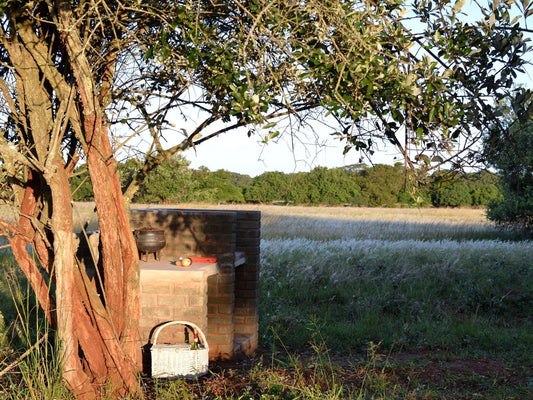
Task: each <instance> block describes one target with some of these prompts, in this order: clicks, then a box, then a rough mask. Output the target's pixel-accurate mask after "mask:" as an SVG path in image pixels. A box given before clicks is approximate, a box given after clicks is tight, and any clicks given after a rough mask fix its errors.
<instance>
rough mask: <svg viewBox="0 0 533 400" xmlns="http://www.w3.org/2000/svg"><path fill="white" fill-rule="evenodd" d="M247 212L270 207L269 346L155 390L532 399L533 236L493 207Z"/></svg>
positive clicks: (264, 328)
mask: <svg viewBox="0 0 533 400" xmlns="http://www.w3.org/2000/svg"><path fill="white" fill-rule="evenodd" d="M180 207H181V208H206V207H211V208H222V206H205V205H200V206H199V205H194V204H193V205H181V206H180ZM224 207H226V208H237V207H236V206H224ZM238 208H247V209H259V210H261V211H262V244H261V258H262V262H261V277H260V297H261V302H260V345H261V351H260V354H259V355H258V356H257V357H256V358H254V359H251V360H244V361H241V362H237V363H230V364H224V363H221V364H215V365H213V370H214V372H213V374H211V375H209V376H207V377H205V378H202V379H200V380H199V381H197V382H183V381H176V382H149V383H147V386H146V387H147V396H148V397H149V398H158V399H178V398H205V399H211V398H212V399H226V398H228V399H229V398H235V399H278V398H283V399H341V398H347V399H352V398H353V399H477V398H480V399H531V398H533V359H532V354H533V242H532V241H531V240H528V238H526V237H525V236H523V235H521V234H520V232H516V231H511V230H502V229H499V228H498V227H496V226H494V225H493V224H491V223H488V222H487V221H486V220H485V218H484V212H483V210H471V209H375V208H372V209H371V208H351V207H347V208H343V207H327V208H325V207H312V208H307V207H275V206H268V207H265V206H238ZM77 210H78V211H77V212H78V213H79V214H80V221H81V220H84V219H86V218H87V217H86V215H87V210H90V204H79V205H77ZM5 263H7V261H5ZM2 290H3V293H4V297H3V298H2V304H3V305H2V312H3V313H4V314H5V316H6V317H7V314H6V313H7V312H8V311H9V310H8V307H7V308H6V307H5V306H4V304H5V302H6V300H5V299H7V297H8V296H7V295H6V294H5V291H6V286H5V285H4V286H0V292H2ZM0 294H1V293H0ZM4 310H7V311H4ZM4 320H7V318H4ZM1 322H2V321H1V320H0V330H2V329H3V332H4V333H6V332H8V331H9V329H8V326H9V322H4V325H3V326H4V328H2V325H1ZM9 332H11V331H9ZM11 333H12V332H11ZM1 338H2V332H0V339H1ZM6 340H7V339H6ZM6 343H8V342H6ZM5 347H6V348H9V345H7V346H5ZM13 351H19V350H17V349H14V350H13ZM7 359H12V357H11V356H10V357H6V360H7ZM0 360H2V356H1V355H0ZM1 369H2V361H0V370H1ZM13 379H14V378H13ZM4 381H5V382H11V383H10V384H12V383H13V382H14V381H13V380H5V377H4ZM17 390H20V392H16V393H15V394H17V396H19V395H22V394H24V393H28V392H27V391H24V389H23V388H20V389H17ZM19 397H20V396H19ZM11 398H17V397H11ZM29 398H31V396H30V397H29ZM42 398H44V397H42Z"/></svg>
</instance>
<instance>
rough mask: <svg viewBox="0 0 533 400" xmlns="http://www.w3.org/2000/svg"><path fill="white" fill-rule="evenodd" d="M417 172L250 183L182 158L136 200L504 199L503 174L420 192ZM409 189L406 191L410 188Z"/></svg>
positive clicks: (324, 172) (455, 202) (80, 189)
mask: <svg viewBox="0 0 533 400" xmlns="http://www.w3.org/2000/svg"><path fill="white" fill-rule="evenodd" d="M140 167H141V163H140V162H139V161H137V160H129V161H127V162H126V163H122V164H119V172H120V175H121V181H122V184H123V186H124V187H126V186H127V185H128V184H129V182H130V181H131V179H132V177H133V176H134V174H135V173H136V171H137V169H139V168H140ZM78 172H79V174H78V175H76V177H75V178H73V179H72V180H71V183H72V188H73V190H75V189H77V190H76V191H75V194H74V197H75V199H76V200H78V201H88V200H92V191H91V185H90V181H89V179H88V178H87V173H86V172H85V171H84V170H83V169H80V170H79V171H78ZM412 174H413V172H411V171H408V172H405V170H404V168H403V166H402V165H399V164H398V165H395V166H391V165H383V164H378V165H374V166H366V165H364V164H361V165H353V166H348V167H344V168H325V167H317V168H315V169H313V170H312V171H310V172H298V173H292V174H286V173H283V172H276V171H274V172H265V173H263V174H261V175H259V176H256V177H254V178H251V177H250V176H248V175H241V174H237V173H233V172H228V171H224V170H219V171H214V172H212V171H209V170H207V169H206V168H202V169H199V170H193V169H190V168H189V162H188V161H187V160H185V159H184V158H182V157H177V156H175V157H172V158H171V159H169V160H167V161H165V162H163V163H161V165H159V166H158V167H157V168H156V169H155V170H154V171H153V172H152V173H151V174H150V175H149V176H148V177H147V179H146V181H145V182H144V183H143V184H142V185H141V187H140V188H139V191H138V192H137V194H136V195H135V197H134V198H133V201H134V202H137V203H166V204H173V203H183V202H207V203H244V202H246V203H261V204H269V203H285V204H310V205H320V204H322V205H353V206H370V207H394V206H399V205H403V206H407V205H434V206H437V207H465V206H466V207H468V206H486V205H488V204H489V203H490V202H491V201H494V200H496V199H498V197H499V196H501V192H500V189H499V182H500V178H499V176H498V175H496V174H494V173H491V172H489V171H486V170H482V171H480V172H475V173H465V174H461V175H458V174H455V173H452V172H450V171H438V172H436V173H434V174H432V175H431V177H429V178H428V179H427V180H426V182H425V183H424V184H423V185H419V186H418V187H417V188H416V189H413V188H410V189H409V185H410V182H411V180H412V179H411V178H412V176H411V175H412ZM406 188H407V189H406Z"/></svg>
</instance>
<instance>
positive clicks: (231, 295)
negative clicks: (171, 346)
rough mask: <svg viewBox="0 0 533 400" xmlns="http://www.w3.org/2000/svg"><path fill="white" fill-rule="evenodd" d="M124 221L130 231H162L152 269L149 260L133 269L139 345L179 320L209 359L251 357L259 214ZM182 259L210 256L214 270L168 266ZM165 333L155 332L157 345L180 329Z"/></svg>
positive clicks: (138, 215) (142, 214)
mask: <svg viewBox="0 0 533 400" xmlns="http://www.w3.org/2000/svg"><path fill="white" fill-rule="evenodd" d="M130 222H131V225H132V228H133V229H139V228H143V227H152V228H158V229H164V230H165V236H166V241H167V245H166V246H165V248H163V249H162V250H161V253H160V260H159V262H157V263H156V262H155V260H154V259H153V256H150V257H151V258H149V259H148V262H141V294H140V297H141V323H140V333H141V339H142V341H143V344H147V343H148V342H149V339H150V335H151V334H152V332H153V330H154V328H155V327H156V326H157V325H160V324H161V323H163V322H167V321H171V320H187V321H191V322H194V323H195V324H197V325H198V326H199V327H200V328H201V329H202V331H203V332H204V333H205V334H206V336H207V342H208V343H209V354H210V358H229V357H231V356H232V355H234V354H236V353H239V352H245V353H247V354H250V353H253V351H255V349H256V348H257V329H258V315H257V307H258V297H259V296H258V293H259V292H258V289H259V288H258V277H259V240H260V212H253V211H226V210H224V211H218V210H178V209H145V210H130ZM188 256H216V257H217V260H218V262H217V265H216V270H211V269H210V270H209V271H208V272H205V268H204V269H202V271H203V272H199V271H195V270H194V268H192V269H188V270H186V271H183V269H179V268H176V267H172V263H173V262H175V261H176V260H177V259H178V258H179V257H188ZM162 265H164V266H166V267H162ZM193 266H194V265H193ZM204 272H205V273H204ZM169 330H172V331H171V332H165V331H166V329H164V330H163V331H162V333H161V335H160V340H163V341H169V342H172V341H173V340H178V341H181V340H183V336H182V335H183V330H182V329H174V328H169ZM163 332H164V334H165V335H167V337H164V336H163Z"/></svg>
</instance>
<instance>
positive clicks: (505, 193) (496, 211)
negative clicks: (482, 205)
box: [485, 103, 533, 228]
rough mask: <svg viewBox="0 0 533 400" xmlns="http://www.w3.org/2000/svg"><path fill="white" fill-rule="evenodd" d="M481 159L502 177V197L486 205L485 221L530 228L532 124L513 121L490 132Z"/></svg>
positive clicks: (532, 224)
mask: <svg viewBox="0 0 533 400" xmlns="http://www.w3.org/2000/svg"><path fill="white" fill-rule="evenodd" d="M532 104H533V103H532ZM485 156H486V157H487V159H488V161H489V162H490V163H491V164H492V165H493V166H494V167H496V168H497V169H498V171H499V173H500V174H501V176H502V178H501V188H502V197H499V198H496V199H493V201H492V202H491V203H490V204H489V210H488V213H487V216H488V218H489V219H491V220H493V221H496V222H498V223H501V224H511V225H518V226H523V227H527V228H531V227H533V121H532V120H527V119H526V120H523V121H521V120H515V121H514V122H513V123H512V124H511V125H510V126H509V127H508V128H507V129H505V130H496V129H495V130H493V131H491V132H490V133H489V135H488V136H487V138H486V141H485Z"/></svg>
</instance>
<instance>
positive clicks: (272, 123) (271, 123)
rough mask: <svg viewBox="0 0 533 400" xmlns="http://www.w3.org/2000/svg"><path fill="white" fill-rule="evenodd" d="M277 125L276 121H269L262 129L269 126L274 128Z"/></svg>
mask: <svg viewBox="0 0 533 400" xmlns="http://www.w3.org/2000/svg"><path fill="white" fill-rule="evenodd" d="M274 126H276V123H275V122H269V123H268V124H266V125H265V126H263V128H262V129H268V128H272V127H274Z"/></svg>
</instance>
